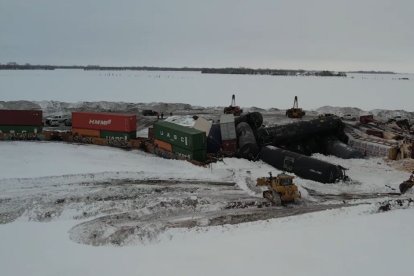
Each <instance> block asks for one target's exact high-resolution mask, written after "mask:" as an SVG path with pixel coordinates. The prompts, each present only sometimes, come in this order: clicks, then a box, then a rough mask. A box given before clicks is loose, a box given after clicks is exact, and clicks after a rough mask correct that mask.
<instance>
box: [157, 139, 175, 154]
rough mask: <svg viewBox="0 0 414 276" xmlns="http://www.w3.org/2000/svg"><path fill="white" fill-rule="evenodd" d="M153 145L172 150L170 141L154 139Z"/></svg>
mask: <svg viewBox="0 0 414 276" xmlns="http://www.w3.org/2000/svg"><path fill="white" fill-rule="evenodd" d="M154 145H155V146H156V147H158V148H160V149H163V150H166V151H170V152H172V145H171V144H170V143H167V142H164V141H161V140H157V139H155V140H154Z"/></svg>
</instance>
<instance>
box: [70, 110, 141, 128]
mask: <svg viewBox="0 0 414 276" xmlns="http://www.w3.org/2000/svg"><path fill="white" fill-rule="evenodd" d="M72 127H73V128H81V129H95V130H108V131H119V132H132V131H136V130H137V116H136V115H135V114H121V113H96V112H72Z"/></svg>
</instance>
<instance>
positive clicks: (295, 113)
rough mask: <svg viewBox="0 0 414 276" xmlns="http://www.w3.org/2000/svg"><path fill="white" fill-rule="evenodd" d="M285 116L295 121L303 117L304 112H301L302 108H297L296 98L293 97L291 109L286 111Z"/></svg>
mask: <svg viewBox="0 0 414 276" xmlns="http://www.w3.org/2000/svg"><path fill="white" fill-rule="evenodd" d="M286 116H287V117H289V118H295V119H299V118H302V117H303V116H305V111H303V110H302V108H299V104H298V96H295V99H294V101H293V107H292V108H289V109H288V110H286Z"/></svg>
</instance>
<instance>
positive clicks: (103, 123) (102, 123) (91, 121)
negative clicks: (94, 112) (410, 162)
mask: <svg viewBox="0 0 414 276" xmlns="http://www.w3.org/2000/svg"><path fill="white" fill-rule="evenodd" d="M111 122H112V120H95V119H89V124H90V125H98V126H107V125H110V124H111Z"/></svg>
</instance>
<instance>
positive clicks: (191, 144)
mask: <svg viewBox="0 0 414 276" xmlns="http://www.w3.org/2000/svg"><path fill="white" fill-rule="evenodd" d="M154 135H155V139H158V140H161V141H164V142H168V143H170V144H172V145H173V146H177V147H180V148H183V149H187V150H190V151H194V150H205V149H206V142H207V138H206V134H205V132H203V131H199V130H197V129H193V128H189V127H184V126H181V125H177V124H174V123H170V122H165V121H158V122H156V123H155V124H154Z"/></svg>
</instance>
